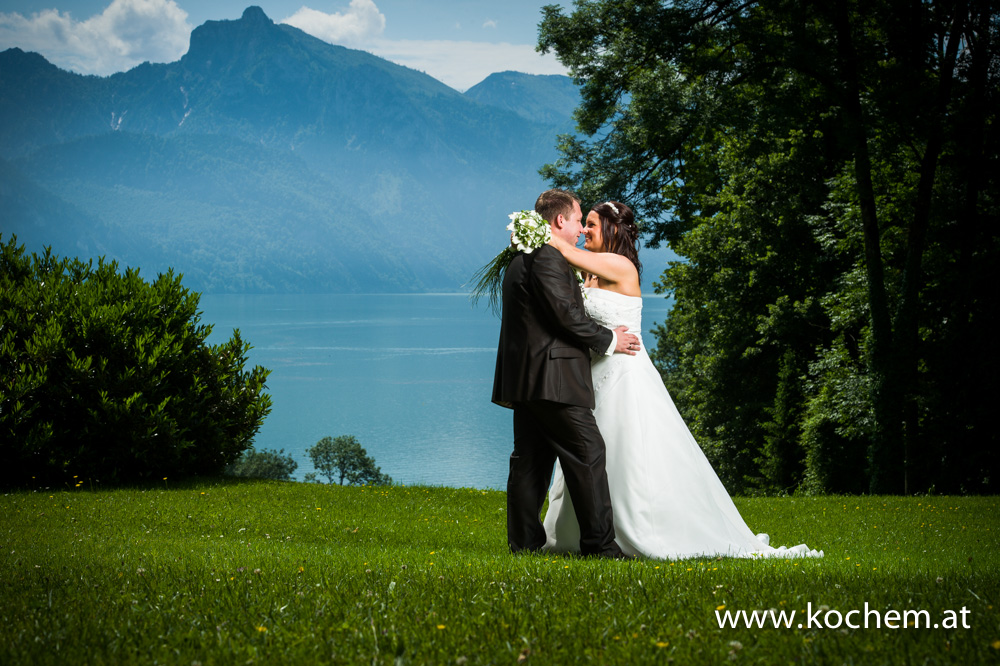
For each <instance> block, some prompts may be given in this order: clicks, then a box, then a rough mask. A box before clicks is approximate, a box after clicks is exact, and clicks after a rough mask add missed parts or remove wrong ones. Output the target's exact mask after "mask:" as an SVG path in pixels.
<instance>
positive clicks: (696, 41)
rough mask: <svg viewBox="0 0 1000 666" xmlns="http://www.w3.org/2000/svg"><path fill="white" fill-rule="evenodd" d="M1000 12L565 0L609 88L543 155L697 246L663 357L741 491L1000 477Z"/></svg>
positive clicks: (567, 19)
mask: <svg viewBox="0 0 1000 666" xmlns="http://www.w3.org/2000/svg"><path fill="white" fill-rule="evenodd" d="M996 5H997V3H996V2H988V1H980V2H969V1H952V2H940V1H927V2H912V1H904V0H872V1H865V2H851V1H849V0H833V1H831V2H829V3H814V2H807V1H805V0H774V1H762V2H725V1H716V2H712V1H694V0H677V1H675V2H672V3H664V2H655V1H652V0H625V1H621V0H619V1H611V0H581V1H578V2H577V3H576V4H575V8H574V10H573V11H572V12H571V13H569V14H566V13H564V12H563V10H562V9H561V8H559V7H556V6H549V7H546V8H545V9H544V19H543V21H542V23H541V27H540V38H539V48H540V49H542V50H544V51H549V50H551V51H555V53H556V54H557V56H558V57H559V58H560V60H561V61H562V62H563V63H564V64H566V65H567V66H568V67H569V68H570V71H571V73H572V75H573V76H574V77H575V79H576V80H577V82H578V83H579V84H580V85H581V91H582V96H583V102H582V105H581V107H580V108H579V109H578V111H577V119H578V122H579V128H580V130H581V136H580V137H564V138H563V140H562V144H561V149H562V152H563V157H562V158H561V159H560V160H559V161H558V162H557V163H556V164H553V165H549V166H547V167H546V168H545V169H543V173H545V175H546V176H548V177H549V178H550V179H551V180H552V181H553V182H554V183H556V184H558V185H562V186H568V187H573V188H576V189H577V190H578V191H579V192H580V193H581V194H582V195H583V197H584V198H585V199H588V200H600V199H604V198H617V199H623V200H625V201H628V202H629V203H630V204H633V206H634V208H636V210H637V211H638V213H639V215H640V216H641V217H642V218H644V219H645V221H646V222H645V224H646V226H645V231H646V233H647V235H648V238H649V240H650V241H652V242H653V243H657V242H662V241H667V242H669V243H670V244H671V246H672V247H673V248H674V249H675V250H676V251H677V252H678V253H679V254H681V255H683V256H684V257H685V258H686V261H684V262H678V263H675V264H672V265H671V266H670V267H669V268H668V270H667V271H665V273H664V275H663V277H662V279H661V282H660V283H659V285H658V287H660V288H661V289H662V290H665V291H667V292H670V293H671V294H672V295H673V296H674V298H675V306H674V308H673V310H672V312H671V313H670V316H669V317H668V319H667V321H666V322H665V323H664V325H663V326H661V327H660V329H659V331H658V334H659V345H658V348H657V352H656V360H657V363H658V365H659V367H660V369H661V371H662V373H663V375H664V379H665V381H666V383H667V385H668V386H669V387H670V388H671V390H672V392H673V393H674V394H675V397H676V398H677V401H678V404H679V406H680V407H681V409H682V411H683V412H684V413H685V416H686V417H687V418H688V420H689V422H690V423H691V424H692V427H693V429H694V431H695V434H696V436H697V437H698V438H699V441H700V442H701V443H702V445H703V447H704V448H705V449H706V451H707V453H708V455H709V457H710V458H711V459H712V461H713V463H714V464H715V465H716V468H717V469H718V470H719V472H720V475H721V476H722V477H723V479H724V480H725V481H726V483H727V485H728V486H729V487H730V489H731V490H737V491H739V490H750V489H753V488H763V489H766V490H771V491H777V490H792V489H794V488H796V487H802V488H806V489H808V490H812V491H841V492H843V491H870V492H913V491H919V490H926V489H928V488H929V487H932V486H935V485H936V486H937V487H939V488H941V489H945V488H947V489H949V490H964V491H975V490H984V489H995V488H996V487H997V486H998V482H997V479H996V477H995V475H994V474H992V472H994V471H995V470H996V462H997V461H996V454H995V453H993V452H992V449H993V447H992V446H991V445H992V444H995V443H996V435H995V434H994V431H993V429H992V426H991V423H990V416H989V407H988V399H989V393H988V392H983V390H982V388H981V387H982V386H983V385H984V384H983V382H988V383H992V382H993V381H995V380H994V379H992V377H994V376H995V374H996V371H997V370H998V367H997V366H998V364H997V354H996V353H995V352H994V351H993V344H992V342H991V341H990V332H991V331H992V330H994V327H995V325H996V323H997V321H996V320H997V311H998V308H997V298H996V296H995V295H994V293H993V290H992V288H991V287H990V286H989V285H991V284H994V285H995V284H997V279H996V278H997V277H998V272H997V259H998V258H1000V257H998V253H1000V248H998V242H997V240H998V235H997V233H996V230H995V223H996V221H997V215H998V201H997V191H998V187H997V185H998V160H997V155H998V150H997V145H998V135H997V127H998V124H997V122H996V120H997V118H996V116H997V112H996V109H997V108H1000V107H998V104H997V102H998V101H1000V100H998V80H1000V56H998V49H997V39H998V34H997V31H998V16H997V6H996ZM988 383H987V385H988Z"/></svg>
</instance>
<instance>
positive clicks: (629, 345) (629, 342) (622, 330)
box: [614, 326, 641, 356]
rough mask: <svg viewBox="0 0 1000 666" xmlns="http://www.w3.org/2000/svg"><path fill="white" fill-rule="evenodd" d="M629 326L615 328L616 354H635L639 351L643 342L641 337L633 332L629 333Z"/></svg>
mask: <svg viewBox="0 0 1000 666" xmlns="http://www.w3.org/2000/svg"><path fill="white" fill-rule="evenodd" d="M627 331H628V326H619V327H618V328H616V329H614V334H615V340H616V343H615V353H616V354H628V355H629V356H635V355H636V352H638V351H639V347H640V346H641V343H640V342H639V338H638V337H636V336H635V335H634V334H632V333H628V332H627Z"/></svg>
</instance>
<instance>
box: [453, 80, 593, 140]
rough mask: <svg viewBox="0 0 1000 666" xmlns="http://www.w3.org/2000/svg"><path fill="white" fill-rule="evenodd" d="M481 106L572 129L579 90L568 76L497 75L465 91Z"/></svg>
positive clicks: (567, 129) (578, 101)
mask: <svg viewBox="0 0 1000 666" xmlns="http://www.w3.org/2000/svg"><path fill="white" fill-rule="evenodd" d="M465 96H466V97H468V98H470V99H474V100H476V101H477V102H479V103H480V104H486V105H489V106H492V107H495V108H498V109H504V110H506V111H511V112H513V113H516V114H517V115H519V116H521V117H522V118H524V119H525V120H529V121H531V122H536V123H542V124H545V125H553V126H555V127H562V128H565V129H564V132H567V133H568V132H572V131H573V128H574V122H573V111H575V110H576V107H577V106H579V105H580V90H579V88H577V86H576V84H575V83H573V80H572V79H570V78H569V77H568V76H560V75H558V74H522V73H521V72H498V73H496V74H490V75H489V76H488V77H486V78H485V79H483V80H482V81H481V82H480V83H477V84H476V85H474V86H472V87H471V88H469V89H468V90H467V91H465Z"/></svg>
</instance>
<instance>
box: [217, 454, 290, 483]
mask: <svg viewBox="0 0 1000 666" xmlns="http://www.w3.org/2000/svg"><path fill="white" fill-rule="evenodd" d="M298 468H299V464H298V463H297V462H295V458H293V457H292V456H286V455H285V450H284V449H281V450H280V451H273V450H271V449H261V450H260V451H257V450H256V449H247V450H246V451H244V452H243V453H242V454H240V457H239V458H237V459H236V462H233V463H231V464H230V465H228V466H227V467H226V475H227V476H239V477H242V478H246V479H272V480H274V481H291V480H292V473H293V472H294V471H295V470H296V469H298Z"/></svg>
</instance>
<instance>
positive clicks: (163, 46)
mask: <svg viewBox="0 0 1000 666" xmlns="http://www.w3.org/2000/svg"><path fill="white" fill-rule="evenodd" d="M187 17H188V15H187V12H185V11H184V10H183V9H181V8H180V7H178V6H177V3H176V2H174V0H113V1H112V2H111V4H110V5H108V7H107V8H106V9H105V10H104V11H103V12H102V13H100V14H98V15H96V16H92V17H91V18H89V19H87V20H85V21H77V20H75V19H74V18H73V17H72V16H71V15H70V13H69V12H66V13H62V12H60V11H58V10H56V9H46V10H44V11H41V12H38V13H35V14H32V15H31V16H30V17H25V16H23V15H21V14H17V13H12V14H5V13H0V46H2V47H3V48H9V47H14V46H17V47H20V48H22V49H24V50H27V51H37V52H39V53H41V54H42V55H44V56H45V57H46V58H47V59H48V60H49V61H51V62H52V63H54V64H56V65H58V66H60V67H63V68H66V69H71V70H74V71H77V72H81V73H83V74H101V75H106V74H112V73H114V72H120V71H123V70H127V69H130V68H131V67H134V66H135V65H138V64H139V63H141V62H143V61H146V60H148V61H150V62H172V61H174V60H177V59H178V58H180V57H181V56H182V55H184V53H185V52H186V51H187V49H188V43H189V42H190V38H191V29H192V27H191V25H190V24H189V23H188V22H187Z"/></svg>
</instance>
